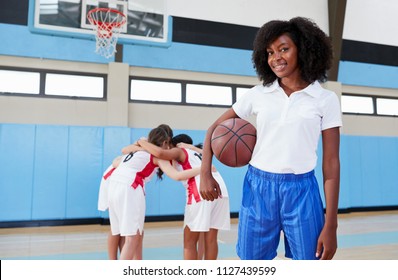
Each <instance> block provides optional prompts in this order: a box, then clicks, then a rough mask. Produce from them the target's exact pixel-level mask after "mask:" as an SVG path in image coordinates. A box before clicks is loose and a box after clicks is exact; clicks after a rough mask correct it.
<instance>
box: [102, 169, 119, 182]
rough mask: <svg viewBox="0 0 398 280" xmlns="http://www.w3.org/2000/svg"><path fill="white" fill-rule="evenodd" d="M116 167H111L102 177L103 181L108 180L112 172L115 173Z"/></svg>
mask: <svg viewBox="0 0 398 280" xmlns="http://www.w3.org/2000/svg"><path fill="white" fill-rule="evenodd" d="M115 169H116V167H113V168H112V169H111V170H109V171H108V172H107V173H106V174H105V175H104V180H106V179H108V178H109V176H111V175H112V173H113V171H115Z"/></svg>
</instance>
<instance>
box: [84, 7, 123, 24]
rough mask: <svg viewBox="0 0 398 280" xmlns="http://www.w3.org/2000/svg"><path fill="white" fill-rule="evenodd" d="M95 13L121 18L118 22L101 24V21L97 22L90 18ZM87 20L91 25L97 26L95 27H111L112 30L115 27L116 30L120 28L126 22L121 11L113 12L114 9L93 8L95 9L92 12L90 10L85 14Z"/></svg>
mask: <svg viewBox="0 0 398 280" xmlns="http://www.w3.org/2000/svg"><path fill="white" fill-rule="evenodd" d="M96 12H109V13H114V14H118V15H120V16H121V17H122V18H121V20H120V21H115V22H102V21H99V20H95V19H94V18H93V17H92V15H93V14H94V13H96ZM87 19H88V20H89V22H90V23H91V24H94V25H97V26H103V25H105V26H110V27H112V28H114V27H116V28H118V27H121V26H122V25H123V24H125V23H126V21H127V19H126V15H125V14H123V13H122V12H121V11H118V10H115V9H112V8H95V9H92V10H90V11H89V12H88V13H87Z"/></svg>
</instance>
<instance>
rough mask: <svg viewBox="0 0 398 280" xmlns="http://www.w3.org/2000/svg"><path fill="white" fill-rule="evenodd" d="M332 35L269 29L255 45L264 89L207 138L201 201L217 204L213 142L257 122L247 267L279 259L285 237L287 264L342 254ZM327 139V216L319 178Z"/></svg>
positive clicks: (247, 209)
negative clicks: (244, 121)
mask: <svg viewBox="0 0 398 280" xmlns="http://www.w3.org/2000/svg"><path fill="white" fill-rule="evenodd" d="M332 56H333V52H332V46H331V44H330V41H329V38H328V37H327V36H326V34H325V33H324V32H323V31H322V30H321V29H320V28H319V27H318V26H317V25H316V24H315V23H314V22H312V21H311V20H309V19H306V18H301V17H297V18H293V19H291V20H289V21H281V20H274V21H270V22H268V23H266V24H264V25H263V26H262V27H261V28H260V29H259V31H258V33H257V35H256V38H255V41H254V51H253V56H252V59H253V63H254V66H255V68H256V71H257V74H258V76H259V78H260V80H261V81H262V84H261V85H257V86H255V87H253V88H252V89H250V90H249V91H248V92H247V93H246V94H245V95H243V96H242V97H241V98H240V99H239V100H238V101H237V102H236V103H235V104H234V105H233V106H232V108H231V109H229V110H227V111H226V112H225V113H224V114H222V115H221V116H220V117H219V118H218V119H217V120H216V121H215V122H214V123H213V124H212V125H211V126H210V127H209V129H208V130H207V134H206V139H205V145H204V148H203V164H202V169H201V184H200V193H201V195H202V196H203V197H204V198H205V199H207V200H210V201H212V200H215V199H218V197H219V195H220V188H219V186H218V183H217V181H216V180H215V179H214V178H213V177H212V174H211V165H212V155H213V153H212V150H211V146H210V140H211V135H212V133H213V131H214V129H215V127H216V126H217V125H218V124H220V123H221V122H223V121H224V120H226V119H229V118H236V117H239V118H247V117H249V116H251V115H256V123H257V143H256V146H255V148H254V151H253V155H252V158H251V161H250V165H249V168H248V171H247V173H246V177H245V181H244V186H243V197H242V203H241V208H240V212H239V227H238V243H237V246H236V249H237V253H238V256H239V257H240V258H241V259H273V258H274V257H275V256H276V249H277V247H278V243H279V238H280V234H281V232H283V233H284V237H285V242H286V244H285V245H286V246H285V249H286V257H289V258H293V259H319V258H320V259H332V258H333V256H334V254H335V252H336V249H337V235H336V231H337V209H338V208H337V207H338V196H339V182H340V160H339V143H340V131H339V127H340V126H341V125H342V121H341V112H340V104H339V99H338V97H337V95H336V94H335V93H334V92H331V91H329V90H326V89H324V88H323V87H322V86H321V85H320V83H319V81H320V82H324V81H326V72H327V70H328V69H329V68H330V66H331V62H332ZM320 135H322V148H323V151H322V155H323V164H322V165H323V169H322V170H323V185H324V192H325V202H326V215H324V209H323V205H322V200H321V198H320V193H319V188H318V183H317V180H316V178H315V175H314V168H315V166H316V162H317V153H316V150H317V145H318V142H319V141H318V140H319V136H320Z"/></svg>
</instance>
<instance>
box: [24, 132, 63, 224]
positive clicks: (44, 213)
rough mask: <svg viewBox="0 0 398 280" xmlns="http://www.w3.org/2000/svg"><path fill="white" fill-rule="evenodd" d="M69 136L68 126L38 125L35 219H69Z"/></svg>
mask: <svg viewBox="0 0 398 280" xmlns="http://www.w3.org/2000/svg"><path fill="white" fill-rule="evenodd" d="M68 133H69V128H68V127H66V126H36V135H35V137H34V138H32V140H34V143H35V152H34V157H33V158H32V159H31V160H32V161H33V162H34V176H33V197H32V200H33V203H32V220H47V219H65V218H66V215H65V210H66V193H67V190H68V185H67V183H68V153H69V151H68V147H69V141H68V140H69V139H68Z"/></svg>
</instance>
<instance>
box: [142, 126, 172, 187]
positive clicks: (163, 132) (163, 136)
mask: <svg viewBox="0 0 398 280" xmlns="http://www.w3.org/2000/svg"><path fill="white" fill-rule="evenodd" d="M170 133H171V135H173V131H172V129H171V128H170V127H169V126H168V125H164V124H161V125H159V126H158V127H156V128H154V129H152V130H151V131H150V132H149V134H148V142H149V143H152V144H154V145H156V146H158V147H161V146H162V145H163V143H164V141H168V142H170V141H171V137H172V136H170ZM157 176H158V178H159V179H162V176H163V171H162V170H161V169H160V168H159V169H158V172H157Z"/></svg>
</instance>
